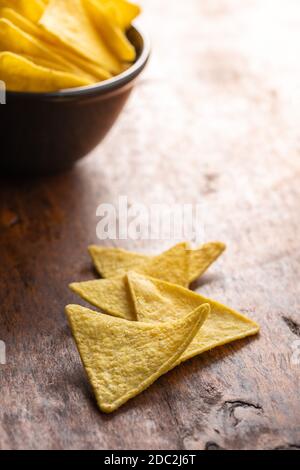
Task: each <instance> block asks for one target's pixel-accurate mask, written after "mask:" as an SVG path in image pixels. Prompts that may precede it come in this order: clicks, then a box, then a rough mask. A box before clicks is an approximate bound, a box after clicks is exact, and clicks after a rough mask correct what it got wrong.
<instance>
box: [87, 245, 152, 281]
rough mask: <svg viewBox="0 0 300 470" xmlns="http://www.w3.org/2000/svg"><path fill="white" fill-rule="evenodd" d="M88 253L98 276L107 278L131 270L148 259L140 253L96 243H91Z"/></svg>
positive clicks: (148, 257)
mask: <svg viewBox="0 0 300 470" xmlns="http://www.w3.org/2000/svg"><path fill="white" fill-rule="evenodd" d="M89 253H90V255H91V258H92V260H93V263H94V266H95V268H96V270H97V271H98V273H99V274H100V276H102V277H104V278H107V279H109V278H112V277H116V276H120V275H122V274H125V273H127V272H128V271H132V270H134V269H136V267H137V266H139V265H141V264H143V263H146V262H147V261H149V259H150V256H147V255H143V254H141V253H134V252H131V251H126V250H123V249H121V248H110V247H105V246H98V245H91V246H90V247H89Z"/></svg>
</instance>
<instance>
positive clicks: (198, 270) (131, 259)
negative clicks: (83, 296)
mask: <svg viewBox="0 0 300 470" xmlns="http://www.w3.org/2000/svg"><path fill="white" fill-rule="evenodd" d="M175 246H185V248H186V250H185V251H182V256H183V258H184V257H188V264H189V268H188V269H189V273H188V275H187V280H186V282H185V283H184V284H183V283H180V284H181V285H186V286H187V285H189V284H190V283H191V282H193V281H195V279H197V278H198V277H200V276H201V275H202V274H203V273H204V272H205V271H206V270H207V269H208V268H209V266H210V265H211V264H212V263H213V262H214V261H215V260H216V259H217V258H218V257H219V256H220V255H221V254H222V252H223V251H224V250H225V248H226V247H225V245H224V243H221V242H210V243H205V244H204V245H202V246H200V247H199V248H198V249H196V250H189V248H188V244H187V243H185V244H182V243H181V244H179V245H175ZM89 252H90V255H91V257H92V260H93V263H94V265H95V267H96V269H97V271H98V272H99V274H100V275H101V276H102V277H104V278H111V277H115V276H118V275H121V274H125V273H127V272H128V271H130V270H133V271H139V272H142V267H143V266H144V265H145V264H146V263H147V261H149V260H151V259H153V258H154V257H152V256H147V255H144V254H141V253H134V252H130V251H126V250H122V249H120V248H109V247H108V248H107V247H102V246H97V245H92V246H90V247H89ZM183 258H182V260H183ZM183 262H186V261H184V260H183ZM149 275H151V274H150V273H149ZM152 277H156V278H158V279H162V277H161V275H160V274H159V273H156V274H152ZM164 280H167V281H170V282H174V283H176V282H175V281H174V280H171V279H170V277H169V278H164Z"/></svg>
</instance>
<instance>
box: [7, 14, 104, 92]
mask: <svg viewBox="0 0 300 470" xmlns="http://www.w3.org/2000/svg"><path fill="white" fill-rule="evenodd" d="M0 51H4V52H13V53H15V54H20V55H28V56H33V57H40V58H41V59H44V60H49V61H51V62H54V63H57V64H59V65H62V66H64V67H66V69H68V70H69V71H70V72H71V73H74V74H79V75H80V72H81V71H80V70H79V69H78V67H76V66H75V65H73V64H72V63H70V62H68V61H67V60H65V59H64V58H63V57H62V56H61V55H60V54H58V53H56V52H55V51H53V50H52V49H51V48H50V47H49V46H48V45H46V44H45V43H44V42H43V41H41V40H40V39H38V38H35V37H34V36H31V35H30V34H28V33H26V32H24V31H22V30H21V29H20V28H18V26H16V25H15V24H14V23H12V22H11V21H9V20H7V19H5V18H1V19H0ZM85 78H87V79H88V80H89V83H93V82H95V81H96V80H93V79H92V78H91V77H90V76H86V77H85ZM28 91H29V90H28Z"/></svg>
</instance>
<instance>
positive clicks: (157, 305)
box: [66, 242, 259, 413]
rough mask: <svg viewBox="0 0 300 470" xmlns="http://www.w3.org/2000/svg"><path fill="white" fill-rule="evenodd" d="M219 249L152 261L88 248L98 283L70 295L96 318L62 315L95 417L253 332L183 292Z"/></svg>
mask: <svg viewBox="0 0 300 470" xmlns="http://www.w3.org/2000/svg"><path fill="white" fill-rule="evenodd" d="M224 249H225V246H224V245H223V244H222V243H219V242H215V243H207V244H205V245H202V246H201V247H199V248H198V249H196V250H192V249H190V247H189V245H188V244H187V243H179V244H177V245H175V246H174V247H172V248H171V249H169V250H168V251H166V252H164V253H162V254H161V255H158V256H153V257H151V256H146V255H142V254H138V253H132V252H128V251H125V250H122V249H117V248H106V247H99V246H91V247H90V254H91V256H92V259H93V262H94V265H95V268H96V269H97V271H98V272H99V274H100V275H101V276H102V278H104V279H99V280H94V281H88V282H81V283H73V284H71V285H70V287H71V289H72V290H73V291H74V292H75V293H77V294H79V295H80V296H81V298H83V299H84V300H86V301H88V302H89V303H90V304H92V305H94V306H95V307H98V308H99V309H100V310H101V313H100V312H97V311H93V310H89V309H87V308H84V307H81V306H79V305H69V306H67V307H66V313H67V316H68V319H69V323H70V326H71V329H72V332H73V335H74V337H75V340H76V343H77V347H78V350H79V353H80V356H81V359H82V362H83V364H84V366H85V369H86V371H87V375H88V377H89V380H90V382H91V384H92V386H93V389H94V392H95V396H96V399H97V402H98V405H99V407H100V409H101V410H102V411H104V412H106V413H110V412H112V411H114V410H116V409H117V408H118V407H119V406H121V405H122V404H123V403H125V402H126V401H128V400H129V399H130V398H132V397H134V396H135V395H137V394H138V393H140V392H142V391H143V390H145V388H147V387H148V386H149V385H150V384H151V383H153V382H154V381H155V380H156V379H157V378H158V377H160V376H161V375H162V374H164V373H166V372H168V371H169V370H170V369H172V368H173V367H175V366H177V365H178V364H180V363H181V362H183V361H186V360H187V359H190V358H192V357H194V356H196V355H198V354H201V353H202V352H204V351H208V350H210V349H213V348H215V347H217V346H221V345H224V344H226V343H229V342H231V341H234V340H237V339H242V338H245V337H247V336H250V335H254V334H256V333H257V332H258V330H259V326H258V325H257V324H256V323H255V322H253V321H252V320H249V319H248V318H246V317H245V316H243V315H241V314H240V313H237V312H235V311H234V310H232V309H230V308H228V307H225V306H224V305H221V304H220V303H218V302H216V301H214V300H211V299H207V298H205V297H203V296H202V295H199V294H197V293H195V292H193V291H191V290H189V289H188V287H189V285H190V283H191V282H193V281H194V280H196V279H197V278H198V277H199V276H201V275H202V274H203V273H204V272H205V271H206V270H207V268H208V267H209V266H210V265H211V264H212V263H213V262H214V261H215V260H216V259H217V258H218V257H219V256H220V254H221V253H222V252H223V250H224Z"/></svg>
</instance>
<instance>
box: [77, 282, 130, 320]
mask: <svg viewBox="0 0 300 470" xmlns="http://www.w3.org/2000/svg"><path fill="white" fill-rule="evenodd" d="M69 287H70V289H71V290H72V291H73V292H75V294H78V295H79V296H80V297H81V298H82V299H84V300H86V301H87V302H89V303H90V304H91V305H94V306H95V307H98V308H100V310H102V311H103V312H105V313H108V314H109V315H113V316H114V317H120V318H123V319H125V320H131V321H132V320H136V314H135V310H134V306H133V303H132V298H131V294H130V291H129V288H128V283H127V278H126V276H125V275H122V276H119V277H117V278H114V279H100V280H96V281H87V282H73V283H72V284H70V286H69Z"/></svg>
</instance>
